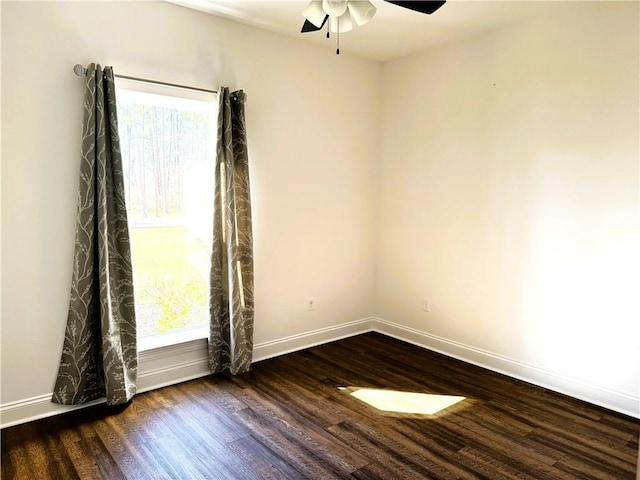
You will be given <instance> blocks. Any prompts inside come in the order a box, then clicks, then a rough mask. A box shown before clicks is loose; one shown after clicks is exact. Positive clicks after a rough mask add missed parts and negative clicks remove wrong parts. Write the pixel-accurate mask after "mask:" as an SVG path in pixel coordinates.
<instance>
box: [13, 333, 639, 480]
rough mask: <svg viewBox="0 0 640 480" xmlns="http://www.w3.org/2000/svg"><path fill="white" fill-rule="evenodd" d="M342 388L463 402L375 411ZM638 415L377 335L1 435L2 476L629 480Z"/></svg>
mask: <svg viewBox="0 0 640 480" xmlns="http://www.w3.org/2000/svg"><path fill="white" fill-rule="evenodd" d="M340 386H346V387H371V388H381V389H392V390H400V391H409V392H420V393H430V394H439V395H456V396H464V397H465V400H463V401H462V402H460V403H458V404H456V405H453V406H451V407H449V408H448V409H446V410H444V411H441V412H440V413H436V414H433V415H418V414H413V413H405V414H400V413H393V412H383V411H380V410H377V409H375V408H373V407H371V406H369V405H367V404H365V403H363V402H361V401H360V400H358V399H356V398H354V397H353V396H352V395H350V392H351V391H352V390H353V389H350V388H348V389H342V390H341V389H339V388H338V387H340ZM639 429H640V422H639V421H638V420H635V419H633V418H629V417H625V416H623V415H619V414H615V413H612V412H610V411H607V410H604V409H601V408H598V407H594V406H592V405H589V404H586V403H583V402H580V401H577V400H574V399H572V398H569V397H566V396H563V395H559V394H557V393H553V392H550V391H547V390H545V389H542V388H538V387H535V386H532V385H529V384H526V383H523V382H520V381H517V380H513V379H510V378H507V377H504V376H501V375H498V374H495V373H492V372H490V371H487V370H483V369H481V368H478V367H474V366H471V365H468V364H465V363H463V362H459V361H456V360H453V359H450V358H447V357H444V356H441V355H438V354H436V353H433V352H429V351H426V350H423V349H420V348H418V347H414V346H411V345H408V344H405V343H402V342H399V341H396V340H393V339H390V338H387V337H384V336H382V335H379V334H374V333H371V334H366V335H360V336H358V337H353V338H349V339H346V340H341V341H339V342H334V343H331V344H327V345H323V346H319V347H315V348H311V349H309V350H305V351H301V352H297V353H292V354H289V355H285V356H282V357H278V358H274V359H271V360H267V361H263V362H259V363H256V364H255V365H254V367H253V371H252V372H251V373H250V374H247V375H244V376H240V377H233V378H231V377H221V376H215V377H213V376H212V377H207V378H204V379H199V380H194V381H191V382H187V383H183V384H180V385H175V386H171V387H167V388H163V389H160V390H155V391H152V392H148V393H144V394H140V395H138V396H136V397H135V398H134V400H133V402H132V403H131V405H130V406H129V407H128V408H126V409H124V410H122V411H120V412H114V411H112V410H110V409H108V408H107V407H104V406H98V407H92V408H87V409H84V410H80V411H75V412H71V413H69V414H65V415H59V416H56V417H51V418H48V419H44V420H39V421H36V422H32V423H28V424H24V425H20V426H16V427H12V428H7V429H4V430H3V431H2V479H3V480H8V479H39V478H54V479H74V478H82V479H91V480H94V479H109V480H112V479H125V478H126V479H160V478H175V479H192V478H193V479H258V478H265V479H302V478H308V479H313V480H320V479H322V480H324V479H333V478H348V479H363V480H364V479H391V480H398V479H422V478H425V479H536V480H538V479H543V480H568V479H580V480H585V479H601V480H604V479H611V480H624V479H635V470H636V460H637V452H638V431H639Z"/></svg>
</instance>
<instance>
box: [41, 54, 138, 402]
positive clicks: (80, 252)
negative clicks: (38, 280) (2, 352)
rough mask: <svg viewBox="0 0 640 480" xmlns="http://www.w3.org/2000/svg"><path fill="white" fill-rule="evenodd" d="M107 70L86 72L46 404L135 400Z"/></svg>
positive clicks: (124, 232) (124, 231)
mask: <svg viewBox="0 0 640 480" xmlns="http://www.w3.org/2000/svg"><path fill="white" fill-rule="evenodd" d="M124 198H125V197H124V181H123V174H122V159H121V156H120V140H119V137H118V119H117V115H116V96H115V86H114V81H113V70H112V69H111V67H105V68H104V71H103V70H102V69H101V68H100V65H97V66H96V65H95V64H91V65H90V66H89V68H88V69H87V76H86V79H85V93H84V122H83V126H82V159H81V166H80V188H79V193H78V214H77V220H76V236H75V237H76V239H75V253H74V262H73V278H72V283H71V300H70V302H69V314H68V318H67V328H66V330H65V336H64V346H63V349H62V357H61V360H60V367H59V370H58V377H57V380H56V384H55V388H54V393H53V396H52V399H51V400H52V401H53V402H55V403H61V404H65V405H77V404H81V403H86V402H89V401H91V400H95V399H97V398H101V397H106V399H107V403H108V404H109V405H118V404H122V403H126V402H127V401H129V399H131V397H133V395H134V394H135V392H136V381H137V368H138V356H137V346H136V320H135V313H134V300H133V281H132V275H131V251H130V244H129V232H128V228H127V210H126V208H125V200H124Z"/></svg>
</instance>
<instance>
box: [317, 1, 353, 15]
mask: <svg viewBox="0 0 640 480" xmlns="http://www.w3.org/2000/svg"><path fill="white" fill-rule="evenodd" d="M348 3H349V2H348V1H347V0H322V8H323V9H324V13H326V14H327V15H329V16H330V17H340V16H341V15H343V14H344V12H346V11H347V4H348Z"/></svg>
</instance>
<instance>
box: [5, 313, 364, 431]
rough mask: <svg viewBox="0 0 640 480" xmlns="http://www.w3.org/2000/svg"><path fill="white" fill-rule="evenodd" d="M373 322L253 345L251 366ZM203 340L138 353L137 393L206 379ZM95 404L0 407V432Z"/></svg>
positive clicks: (46, 401)
mask: <svg viewBox="0 0 640 480" xmlns="http://www.w3.org/2000/svg"><path fill="white" fill-rule="evenodd" d="M372 329H373V319H370V318H367V319H363V320H356V321H353V322H347V323H343V324H340V325H335V326H332V327H327V328H321V329H318V330H313V331H311V332H305V333H301V334H299V335H292V336H289V337H285V338H281V339H278V340H273V341H270V342H264V343H259V344H256V345H254V349H253V352H254V353H253V359H254V362H257V361H260V360H265V359H267V358H271V357H276V356H278V355H284V354H286V353H290V352H295V351H297V350H302V349H305V348H309V347H313V346H316V345H321V344H323V343H328V342H332V341H335V340H340V339H341V338H346V337H350V336H353V335H358V334H361V333H366V332H370V331H371V330H372ZM209 373H210V372H209V364H208V359H207V341H206V339H198V340H192V341H189V342H184V343H181V344H177V345H170V346H167V347H161V348H156V349H153V350H145V351H143V352H140V353H139V362H138V393H143V392H147V391H149V390H155V389H156V388H162V387H166V386H168V385H175V384H176V383H181V382H186V381H188V380H193V379H195V378H200V377H205V376H207V375H209ZM103 402H104V400H96V401H94V402H91V403H87V404H84V405H78V406H67V405H58V404H56V403H52V402H51V393H47V394H45V395H39V396H37V397H32V398H27V399H24V400H19V401H16V402H11V403H7V404H4V405H0V428H6V427H11V426H13V425H18V424H21V423H26V422H30V421H33V420H38V419H40V418H45V417H50V416H52V415H58V414H60V413H65V412H70V411H73V410H77V409H79V408H84V407H87V406H90V405H97V404H100V403H103Z"/></svg>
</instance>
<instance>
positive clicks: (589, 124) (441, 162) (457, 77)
mask: <svg viewBox="0 0 640 480" xmlns="http://www.w3.org/2000/svg"><path fill="white" fill-rule="evenodd" d="M548 8H553V10H552V13H550V14H547V15H544V16H542V17H540V18H536V19H534V20H530V21H527V22H524V23H520V24H517V25H512V26H510V27H507V28H504V29H502V30H499V31H495V32H493V33H490V34H486V35H483V36H479V37H474V38H471V39H468V40H466V41H463V42H459V43H456V44H450V45H449V46H446V47H443V48H440V49H437V50H434V51H431V52H425V53H422V54H419V55H414V56H411V57H408V58H405V59H401V60H398V61H394V62H391V63H388V64H385V65H384V69H383V83H384V85H385V88H384V97H383V108H382V118H383V132H384V136H383V148H382V160H381V163H380V165H379V171H378V175H379V177H378V181H379V195H380V199H379V205H380V206H379V209H380V211H379V222H378V228H379V229H378V232H379V247H378V256H377V279H378V283H377V288H376V299H377V301H378V303H377V310H376V311H377V315H378V316H379V317H381V318H382V319H383V320H386V321H389V322H393V323H397V324H400V325H401V328H400V329H399V330H398V331H399V332H404V334H405V335H404V336H405V337H408V338H413V339H414V340H416V341H417V342H418V343H423V344H426V345H431V346H434V347H436V348H439V349H440V350H442V351H445V352H447V353H450V354H455V355H457V356H460V357H462V358H466V359H469V360H472V361H475V362H477V363H481V364H484V365H488V366H491V367H493V368H496V369H500V370H503V371H507V372H509V373H511V374H515V375H518V376H522V377H525V378H527V379H529V380H535V381H537V382H538V383H543V384H548V385H551V386H553V387H554V388H556V389H559V390H561V391H567V392H569V393H572V394H575V395H576V396H582V397H584V398H589V399H590V400H591V401H596V402H598V401H600V402H603V403H608V402H618V404H617V405H615V407H617V408H618V409H619V410H622V411H627V413H632V414H634V415H636V416H638V414H639V413H640V412H639V410H638V399H639V389H640V385H639V378H640V370H639V361H638V357H639V356H640V355H639V353H640V349H639V347H640V330H639V327H640V314H639V313H640V310H639V305H640V302H638V292H640V277H639V275H640V268H639V267H640V262H639V254H638V248H639V232H640V228H639V216H638V213H639V211H638V206H639V203H638V201H639V196H638V193H639V189H638V180H639V177H638V160H639V157H638V155H639V143H638V135H639V101H640V98H639V82H638V78H639V73H640V71H639V66H638V62H639V58H640V55H639V48H640V47H639V38H638V30H639V23H638V4H637V3H635V2H633V3H618V4H608V5H603V4H597V3H591V2H570V3H566V4H561V5H556V6H554V7H551V6H549V7H548ZM423 297H429V298H430V299H431V301H432V310H431V312H429V313H427V312H424V311H423V310H422V299H423ZM612 399H613V400H612Z"/></svg>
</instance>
